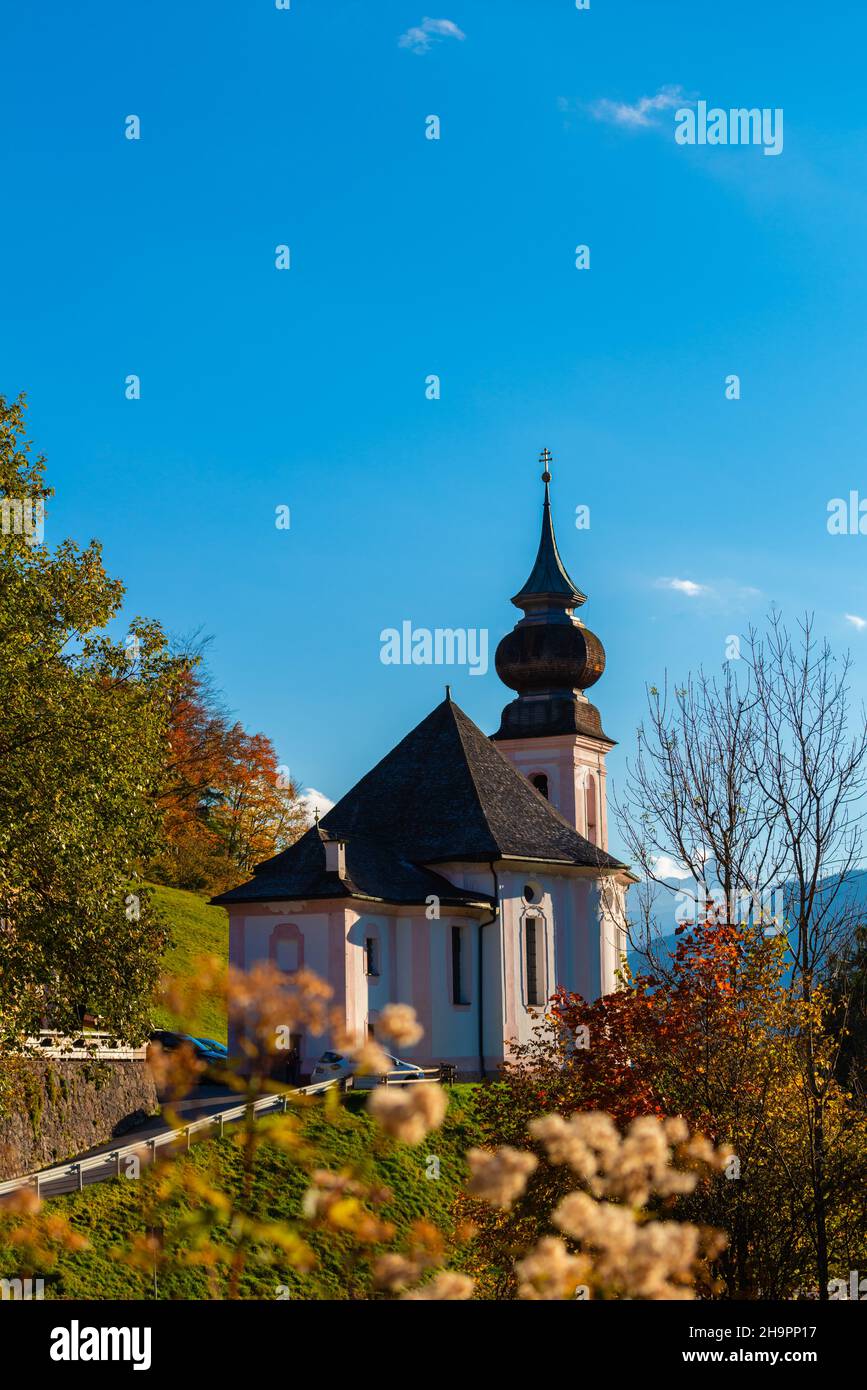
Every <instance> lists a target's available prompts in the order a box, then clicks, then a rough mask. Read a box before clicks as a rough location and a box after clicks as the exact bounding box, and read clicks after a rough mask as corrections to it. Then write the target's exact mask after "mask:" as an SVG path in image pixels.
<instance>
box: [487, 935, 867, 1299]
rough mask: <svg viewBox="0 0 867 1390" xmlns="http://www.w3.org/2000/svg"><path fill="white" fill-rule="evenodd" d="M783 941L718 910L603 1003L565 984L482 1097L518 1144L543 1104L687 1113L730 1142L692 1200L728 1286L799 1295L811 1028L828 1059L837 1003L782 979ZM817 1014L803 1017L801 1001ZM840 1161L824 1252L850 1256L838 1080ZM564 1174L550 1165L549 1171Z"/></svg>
mask: <svg viewBox="0 0 867 1390" xmlns="http://www.w3.org/2000/svg"><path fill="white" fill-rule="evenodd" d="M786 955H787V947H786V942H785V938H784V937H783V936H782V935H780V934H774V935H768V934H767V933H766V932H765V930H764V929H763V928H762V927H761V926H760V925H758V924H754V925H749V924H746V923H741V924H731V923H728V922H724V921H722V922H721V921H718V920H717V919H716V915H715V914H711V915H710V916H709V917H708V918H707V920H706V921H704V922H702V923H699V924H698V925H697V926H694V927H692V928H682V929H681V932H680V938H679V941H678V944H677V947H676V949H675V950H674V951H673V952H672V955H671V960H670V963H669V969H668V970H667V972H666V974H665V975H664V976H648V975H639V976H637V977H636V978H634V979H627V980H626V982H625V987H624V988H623V989H621V990H619V991H617V992H615V993H613V994H610V995H607V996H604V997H603V998H600V999H598V1000H595V1001H594V1002H592V1003H591V1002H588V1001H586V1000H583V999H581V998H580V997H578V996H575V995H570V994H566V993H564V992H562V991H561V992H559V993H558V994H557V995H555V997H554V999H553V1000H552V1002H551V1007H550V1010H549V1012H548V1014H547V1015H546V1017H545V1018H544V1019H540V1021H539V1025H538V1027H537V1030H536V1032H535V1034H534V1037H533V1039H532V1041H531V1042H530V1043H528V1044H525V1045H523V1046H521V1047H518V1048H516V1049H515V1056H514V1061H513V1062H512V1064H511V1065H509V1066H508V1067H507V1068H506V1070H505V1074H504V1078H503V1081H502V1082H501V1083H500V1084H499V1085H497V1086H493V1087H490V1088H489V1089H487V1090H486V1091H484V1092H483V1093H482V1095H481V1097H480V1109H481V1111H482V1114H483V1116H484V1118H485V1121H486V1124H487V1126H488V1128H489V1131H490V1133H491V1134H492V1135H493V1136H494V1137H495V1138H496V1139H497V1141H498V1142H501V1143H502V1142H505V1143H510V1144H517V1143H519V1142H522V1136H523V1135H524V1134H526V1131H527V1129H528V1126H530V1125H531V1124H532V1122H533V1118H534V1116H536V1115H538V1114H540V1113H542V1112H543V1111H545V1110H555V1111H556V1112H557V1113H558V1114H562V1115H570V1114H573V1113H575V1112H579V1111H588V1110H606V1111H607V1112H609V1113H610V1114H612V1115H613V1116H614V1117H615V1119H616V1120H617V1121H618V1123H620V1124H621V1125H626V1124H628V1123H629V1121H630V1120H632V1119H634V1118H635V1117H636V1116H639V1115H655V1116H660V1117H661V1116H664V1115H683V1116H684V1117H685V1118H686V1120H687V1122H688V1123H689V1124H690V1126H691V1127H694V1128H696V1129H699V1130H700V1131H701V1132H703V1133H705V1134H707V1135H708V1136H709V1137H710V1138H711V1139H713V1140H714V1141H715V1142H716V1143H718V1144H727V1145H729V1146H730V1148H731V1150H732V1154H733V1164H732V1166H731V1168H730V1169H729V1170H728V1171H727V1173H726V1175H725V1176H724V1177H722V1178H720V1179H719V1180H717V1181H715V1182H714V1183H712V1184H710V1185H709V1186H705V1187H703V1188H702V1189H701V1190H700V1191H699V1192H697V1193H696V1195H695V1196H694V1197H692V1198H691V1199H690V1203H689V1205H688V1212H687V1214H688V1215H689V1216H690V1218H691V1219H697V1220H699V1221H700V1222H706V1223H708V1224H710V1225H713V1226H718V1227H720V1228H722V1229H725V1230H726V1231H727V1232H728V1234H729V1245H728V1248H727V1250H726V1253H725V1255H724V1256H722V1257H721V1266H720V1273H721V1275H722V1277H723V1280H724V1289H725V1291H726V1292H727V1293H728V1295H729V1296H730V1297H755V1296H760V1297H765V1298H772V1297H791V1296H793V1294H795V1293H796V1292H797V1291H798V1290H799V1289H804V1288H815V1287H816V1283H817V1272H818V1250H817V1246H816V1241H815V1219H814V1204H815V1173H814V1170H813V1165H812V1151H813V1134H812V1124H813V1110H812V1106H811V1101H810V1096H809V1091H808V1085H807V1055H806V1054H805V1051H804V1048H803V1038H804V1036H805V1035H806V1034H807V1033H808V1032H809V1031H812V1035H813V1037H814V1041H815V1045H816V1056H817V1059H818V1058H819V1057H821V1062H819V1061H818V1060H817V1065H820V1066H821V1067H822V1068H823V1069H824V1068H830V1067H831V1065H832V1059H833V1054H834V1047H835V1044H834V1039H833V1037H832V1036H831V1033H830V1031H829V1029H828V1028H827V1017H828V1003H829V1001H828V1000H827V999H825V998H823V997H822V996H820V995H819V994H818V993H817V994H816V995H814V997H813V998H812V999H811V1001H810V1002H809V1003H808V1002H807V1001H805V1000H804V999H803V997H802V996H801V995H799V994H797V993H796V992H793V991H792V990H791V988H790V987H789V984H788V978H787V970H788V967H787V961H786ZM808 1009H809V1010H810V1011H812V1013H813V1015H814V1017H813V1018H812V1019H809V1020H808V1019H807V1018H806V1017H805V1014H806V1011H807V1010H808ZM825 1123H826V1130H827V1134H828V1138H829V1141H830V1144H829V1149H830V1155H831V1157H830V1160H829V1163H828V1165H827V1166H826V1169H825V1173H824V1182H825V1188H824V1192H823V1197H824V1200H825V1205H826V1212H827V1221H826V1228H827V1231H828V1239H829V1259H833V1261H834V1262H835V1264H836V1265H838V1266H839V1267H841V1268H842V1267H844V1266H845V1268H847V1269H848V1268H850V1267H856V1266H850V1265H848V1264H846V1263H845V1262H846V1260H847V1259H849V1258H852V1257H853V1251H855V1250H857V1249H859V1248H860V1249H861V1250H862V1252H864V1249H865V1228H864V1222H863V1211H862V1208H863V1199H862V1196H861V1194H862V1193H863V1188H864V1182H865V1177H867V1168H865V1157H864V1153H863V1149H864V1142H865V1138H867V1126H865V1120H864V1116H863V1114H860V1113H857V1114H853V1110H852V1107H851V1105H850V1104H849V1098H848V1094H847V1092H846V1091H845V1089H844V1088H843V1087H841V1086H839V1085H838V1084H836V1083H834V1082H833V1080H830V1081H829V1082H828V1086H827V1094H826V1103H825ZM543 1180H544V1181H546V1182H547V1183H548V1184H549V1185H550V1182H551V1181H552V1178H551V1176H550V1175H547V1176H545V1177H544V1179H543V1177H542V1176H541V1175H537V1177H536V1178H535V1179H534V1183H535V1184H536V1186H534V1183H531V1184H530V1186H529V1187H528V1197H527V1201H526V1202H525V1203H524V1204H523V1205H519V1206H517V1207H516V1209H515V1212H514V1214H513V1215H512V1217H511V1218H510V1219H509V1221H508V1222H506V1223H503V1228H502V1229H501V1230H500V1231H498V1232H496V1233H495V1237H496V1238H495V1239H494V1240H493V1245H494V1246H495V1247H496V1246H497V1245H501V1244H502V1243H503V1242H504V1241H506V1240H510V1241H515V1240H518V1239H520V1238H522V1237H526V1235H527V1233H528V1232H529V1231H530V1230H531V1229H532V1222H533V1220H534V1219H535V1217H534V1213H535V1211H536V1208H537V1205H538V1204H539V1203H540V1202H541V1203H542V1205H544V1204H545V1203H550V1201H551V1200H553V1199H554V1198H555V1197H556V1196H557V1195H558V1194H557V1193H556V1192H552V1191H547V1190H546V1191H544V1192H541V1191H539V1190H538V1184H539V1182H541V1181H543ZM554 1180H556V1175H554ZM862 1258H863V1254H862Z"/></svg>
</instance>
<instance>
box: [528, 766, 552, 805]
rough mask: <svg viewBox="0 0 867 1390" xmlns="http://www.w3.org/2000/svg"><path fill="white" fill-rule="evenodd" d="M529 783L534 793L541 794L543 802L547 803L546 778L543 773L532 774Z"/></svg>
mask: <svg viewBox="0 0 867 1390" xmlns="http://www.w3.org/2000/svg"><path fill="white" fill-rule="evenodd" d="M530 781H531V782H532V783H533V786H534V787H535V788H536V791H537V792H541V793H542V795H543V796H544V798H545V800H546V801H547V800H548V778H547V777H546V775H545V773H544V772H534V773H533V775H532V777H531V778H530Z"/></svg>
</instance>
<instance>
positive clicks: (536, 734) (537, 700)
mask: <svg viewBox="0 0 867 1390" xmlns="http://www.w3.org/2000/svg"><path fill="white" fill-rule="evenodd" d="M539 461H540V463H541V464H542V466H543V470H544V471H543V473H542V482H543V483H544V484H545V499H544V502H543V505H542V535H541V537H540V540H539V549H538V551H537V553H536V560H535V563H534V565H533V568H532V570H531V571H530V577H529V578H528V580H527V582H526V583H525V584H524V586H523V588H521V589H520V590H519V592H518V593H517V594H515V597H514V598H513V599H512V602H513V603H514V605H515V607H516V608H521V609H523V612H524V616H523V618H521V619H520V621H519V622H518V623H517V624H516V626H515V628H514V629H513V631H512V632H510V633H508V634H507V635H506V636H505V637H504V638H503V640H502V641H501V642H500V644H499V646H498V647H497V652H496V657H495V664H496V668H497V674H498V676H499V677H500V680H501V681H502V682H503V684H504V685H508V686H510V687H511V689H512V690H515V691H517V694H518V698H517V700H513V701H512V703H511V704H510V705H507V706H506V708H505V709H504V710H503V718H502V722H501V724H500V728H499V730H498V731H497V733H496V734H494V738H495V739H514V738H527V737H529V738H546V737H549V736H553V735H560V734H583V735H585V736H589V737H590V738H594V739H600V740H602V741H604V742H606V743H609V744H610V742H611V740H610V739H609V738H608V737H607V736H606V735H605V734H604V733H603V732H602V726H601V723H600V719H599V711H598V710H597V709H596V708H595V706H594V705H592V704H591V703H590V701H589V700H588V699H587V696H586V695H585V693H584V692H585V691H586V690H587V689H588V687H590V686H591V685H595V683H596V681H598V680H599V677H600V676H601V675H602V672H603V671H604V670H605V649H604V647H603V646H602V643H601V642H600V640H599V638H598V637H597V636H596V635H595V634H594V633H592V632H591V631H590V630H589V628H587V627H585V626H584V624H583V623H582V622H581V619H580V618H578V617H576V616H575V611H574V610H575V609H576V608H580V607H581V605H582V604H583V603H585V602H586V597H587V596H586V594H583V593H582V592H581V590H580V589H579V588H578V586H577V585H576V584H574V583H573V582H572V580H571V579H570V578H569V575H568V573H567V571H566V567H565V565H564V564H563V561H562V559H561V558H560V552H559V550H558V549H557V541H556V539H555V537H554V523H553V520H552V518H551V493H550V484H551V453H550V450H548V449H543V450H542V453H541V455H540V457H539Z"/></svg>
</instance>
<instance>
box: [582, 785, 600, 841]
mask: <svg viewBox="0 0 867 1390" xmlns="http://www.w3.org/2000/svg"><path fill="white" fill-rule="evenodd" d="M584 795H585V798H586V804H587V839H588V840H589V841H590V843H591V845H598V844H599V803H598V798H597V795H596V778H595V777H594V776H593V774H592V773H589V774H588V777H587V786H586V788H585V791H584Z"/></svg>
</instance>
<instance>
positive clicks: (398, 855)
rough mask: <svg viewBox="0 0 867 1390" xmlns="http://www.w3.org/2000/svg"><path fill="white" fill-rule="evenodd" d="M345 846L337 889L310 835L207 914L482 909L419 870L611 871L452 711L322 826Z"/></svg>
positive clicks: (437, 714)
mask: <svg viewBox="0 0 867 1390" xmlns="http://www.w3.org/2000/svg"><path fill="white" fill-rule="evenodd" d="M320 828H321V830H322V831H327V832H328V835H329V838H331V839H341V840H345V841H346V871H347V877H346V879H344V880H340V879H338V877H337V875H336V874H334V873H331V874H328V873H326V871H325V849H324V845H323V844H322V837H321V835H320V833H319V831H317V830H316V828H315V827H314V829H312V830H308V832H307V834H306V835H304V836H303V837H302V838H301V839H300V840H299V841H298V842H297V843H296V844H294V845H292V846H291V847H290V848H289V849H287V850H284V851H283V852H282V853H281V854H278V855H276V856H275V857H274V858H273V859H268V860H266V861H265V862H264V863H263V864H260V865H259V866H258V867H257V869H256V870H255V877H254V878H253V880H252V882H251V883H247V884H243V885H242V886H241V887H240V888H233V889H232V890H231V891H230V892H228V893H223V894H222V895H221V896H220V897H219V898H214V899H213V901H214V902H217V903H231V902H254V901H257V900H267V899H286V898H324V897H335V896H341V895H345V896H359V897H370V898H377V899H381V900H383V901H387V902H397V903H401V902H406V903H423V902H424V901H425V898H426V897H428V896H429V895H431V894H436V895H437V896H438V897H439V898H440V899H441V900H442V902H443V903H446V904H450V903H451V904H456V903H466V904H470V903H475V904H477V905H479V904H485V905H487V904H488V903H489V902H490V899H489V898H487V896H486V895H485V894H483V893H475V892H473V893H465V892H462V891H461V890H460V889H458V888H455V887H454V886H453V885H452V884H450V883H448V882H447V881H446V880H445V879H444V878H442V877H441V876H440V875H439V874H436V873H434V872H432V871H431V870H429V869H425V868H424V867H422V866H423V865H426V864H434V863H437V862H439V863H444V862H446V861H457V862H471V863H474V862H487V861H489V860H492V859H502V858H513V859H525V860H538V861H540V862H545V863H557V864H574V865H578V866H579V867H584V868H602V869H621V868H623V867H624V866H623V865H622V864H621V863H620V862H619V860H617V859H614V858H612V856H611V855H610V854H606V853H605V851H604V850H601V849H597V847H596V846H595V845H592V844H591V843H590V841H589V840H585V838H584V836H583V835H579V834H578V832H577V831H576V830H575V829H574V827H573V826H571V825H570V824H569V822H568V821H567V820H564V818H563V817H562V816H561V815H560V814H559V812H558V811H555V810H554V808H553V806H552V805H551V804H550V802H548V801H546V800H545V798H544V797H543V796H542V795H541V793H540V792H538V791H536V789H535V787H533V786H531V784H530V782H529V781H528V780H527V778H526V777H524V776H522V775H521V773H520V772H518V771H517V770H516V768H514V767H513V766H512V764H511V763H510V762H509V761H508V759H507V758H506V757H505V755H504V754H503V753H501V752H500V750H499V748H497V746H496V745H495V744H494V743H492V742H491V740H490V739H489V738H487V737H486V735H485V734H483V733H482V731H481V729H479V728H478V727H477V726H476V725H475V724H474V723H473V721H472V720H471V719H470V718H468V716H467V715H466V714H464V712H463V710H462V709H460V708H459V707H458V706H457V705H456V704H455V703H454V702H453V701H452V700H450V699H446V700H444V701H443V703H442V704H441V705H437V707H436V709H434V710H432V711H431V713H430V714H429V715H428V716H427V718H426V719H423V720H422V722H421V723H420V724H418V725H416V727H415V728H414V729H413V730H412V731H411V733H408V734H407V735H406V738H404V739H402V740H401V742H400V743H399V744H398V745H397V747H396V748H393V749H392V751H391V752H390V753H389V754H388V755H387V756H386V757H385V758H383V760H382V762H380V763H377V765H376V767H374V768H373V769H372V770H371V771H370V772H368V773H367V775H366V776H365V777H362V779H361V781H360V782H357V783H356V785H355V786H354V787H353V788H352V790H351V791H349V792H347V793H346V796H344V797H343V798H342V800H340V801H338V803H337V805H336V806H334V807H332V809H331V810H330V811H329V812H328V814H327V815H326V816H324V817H323V818H322V820H321V822H320Z"/></svg>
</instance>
